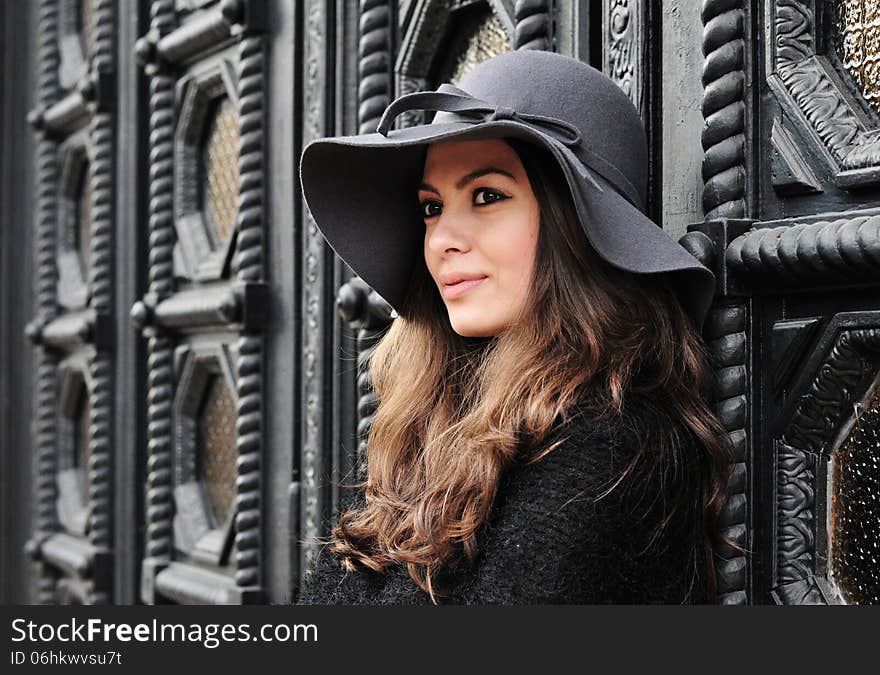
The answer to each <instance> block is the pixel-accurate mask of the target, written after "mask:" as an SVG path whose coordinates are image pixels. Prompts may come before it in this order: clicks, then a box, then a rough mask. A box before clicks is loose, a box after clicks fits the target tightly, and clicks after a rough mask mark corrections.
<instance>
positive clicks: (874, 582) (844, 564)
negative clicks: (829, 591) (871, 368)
mask: <svg viewBox="0 0 880 675" xmlns="http://www.w3.org/2000/svg"><path fill="white" fill-rule="evenodd" d="M832 472H833V473H832V486H831V508H830V514H831V526H830V531H831V572H832V578H833V579H834V581H835V582H836V584H837V587H838V589H839V590H840V592H841V595H842V596H843V598H844V599H845V600H846V601H847V602H850V603H855V604H878V603H880V395H878V393H877V392H875V394H874V395H873V396H872V397H871V400H870V401H869V402H868V404H867V409H866V410H865V411H864V412H863V413H862V414H861V415H860V416H859V418H858V420H857V421H856V423H855V424H854V425H853V428H852V430H851V431H850V434H849V436H848V437H847V438H846V440H845V441H844V442H843V443H842V444H841V445H840V447H839V448H838V449H837V451H836V452H835V453H834V455H833V456H832Z"/></svg>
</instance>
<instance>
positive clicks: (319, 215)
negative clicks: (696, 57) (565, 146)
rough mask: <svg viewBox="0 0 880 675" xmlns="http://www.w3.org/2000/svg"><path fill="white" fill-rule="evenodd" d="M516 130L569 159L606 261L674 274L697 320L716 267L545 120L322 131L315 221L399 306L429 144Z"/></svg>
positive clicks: (414, 252) (313, 185)
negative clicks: (542, 126) (548, 130)
mask: <svg viewBox="0 0 880 675" xmlns="http://www.w3.org/2000/svg"><path fill="white" fill-rule="evenodd" d="M504 137H514V138H520V139H523V140H525V141H530V142H533V143H536V144H538V145H540V146H542V147H544V148H546V149H547V150H548V151H550V152H551V154H552V155H553V157H555V158H556V160H557V162H558V163H559V164H560V166H561V167H562V169H563V173H564V174H565V177H566V181H567V183H568V186H569V188H570V190H571V195H572V199H573V202H574V205H575V208H576V210H577V212H578V216H579V218H580V222H581V226H582V228H583V230H584V233H585V234H586V236H587V239H588V240H589V242H590V244H591V245H592V246H593V248H594V249H595V250H596V252H597V253H598V254H599V255H600V256H601V257H602V258H603V259H604V260H605V261H607V262H608V263H610V264H611V265H613V266H615V267H618V268H620V269H623V270H626V271H629V272H633V273H637V274H665V275H669V276H670V277H671V279H672V281H673V283H674V286H675V288H676V291H677V297H678V298H679V300H680V302H681V303H682V305H683V307H684V309H685V310H686V311H687V313H688V314H689V315H690V316H691V318H692V319H693V321H694V323H695V325H696V327H697V328H698V329H700V328H702V325H703V321H704V319H705V316H706V313H707V311H708V309H709V306H710V304H711V301H712V297H713V295H714V290H715V276H714V275H713V274H712V272H711V271H710V270H709V269H708V268H706V267H705V266H704V265H703V264H702V263H700V262H699V261H698V260H697V259H696V258H694V257H693V256H692V255H691V254H690V253H689V252H688V251H687V250H685V249H684V248H683V247H682V246H681V245H680V244H679V243H678V242H676V241H675V240H673V239H672V238H671V237H670V236H669V235H668V234H667V233H666V232H664V231H663V230H662V228H660V227H659V226H658V225H657V224H656V223H654V222H653V221H652V220H651V219H650V218H648V217H647V216H646V215H645V214H644V213H642V211H641V210H639V209H638V208H637V207H636V206H634V205H633V204H631V203H630V202H629V201H628V200H627V199H626V198H625V197H624V196H623V195H622V194H621V193H619V192H618V191H617V190H616V189H615V188H614V186H613V184H612V183H610V182H609V181H608V180H606V179H605V178H604V177H603V176H602V175H600V174H599V173H598V172H596V171H590V175H592V176H593V177H594V179H595V180H596V182H597V183H598V184H599V185H600V186H601V188H602V190H601V191H599V190H597V189H596V188H595V186H593V185H590V184H589V183H588V182H587V181H586V180H584V179H583V178H582V177H581V176H580V175H579V171H580V172H582V171H584V167H583V166H581V167H573V166H569V162H570V160H569V159H567V158H566V157H565V156H564V155H563V153H562V152H560V151H559V150H558V148H557V147H556V144H555V143H554V142H553V140H552V139H551V138H550V137H549V136H548V135H546V134H544V133H543V132H542V131H541V130H539V129H536V128H534V127H532V126H528V125H526V124H522V123H519V122H516V121H511V120H507V119H503V120H490V121H484V122H478V123H474V122H467V121H461V122H458V121H456V122H443V123H434V124H423V125H419V126H413V127H407V128H403V129H394V130H391V131H389V132H388V135H387V136H384V135H382V134H380V133H371V134H360V135H357V136H335V137H330V138H320V139H316V140H314V141H312V142H311V143H309V144H308V145H307V146H306V148H305V149H304V150H303V153H302V157H301V159H300V181H301V184H302V188H303V194H304V197H305V200H306V204H307V205H308V208H309V210H310V212H311V214H312V217H313V218H314V221H315V224H316V225H317V227H318V229H319V230H320V231H321V233H322V234H323V235H324V237H325V239H326V240H327V242H328V243H329V244H330V246H331V247H332V249H333V250H334V251H335V252H336V254H337V255H338V256H339V257H340V258H342V260H343V261H345V263H346V264H348V266H349V267H351V269H352V270H353V271H354V272H355V273H356V274H358V275H359V276H360V277H361V278H362V279H363V280H364V281H365V282H366V283H367V284H369V285H370V286H371V287H372V288H373V289H374V290H375V291H376V292H377V293H379V295H381V296H382V297H383V298H385V300H387V301H388V303H389V304H390V305H391V306H392V307H394V308H395V309H399V308H400V306H401V305H402V303H403V299H404V297H405V295H406V291H407V288H408V285H409V283H410V278H411V274H412V271H413V265H414V263H415V261H416V256H421V255H422V246H423V235H424V230H423V228H422V221H421V217H420V215H419V212H418V186H419V183H420V182H421V176H422V169H423V166H424V158H425V152H426V150H427V146H428V145H429V144H431V143H436V142H439V141H444V140H479V139H487V138H504Z"/></svg>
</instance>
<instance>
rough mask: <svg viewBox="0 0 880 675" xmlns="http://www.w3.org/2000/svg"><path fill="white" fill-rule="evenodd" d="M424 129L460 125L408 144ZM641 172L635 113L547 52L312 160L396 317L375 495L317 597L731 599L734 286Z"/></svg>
mask: <svg viewBox="0 0 880 675" xmlns="http://www.w3.org/2000/svg"><path fill="white" fill-rule="evenodd" d="M411 109H425V110H438V111H440V112H438V113H437V114H436V115H435V117H434V120H433V122H432V123H431V124H426V125H420V126H417V127H410V128H406V129H401V130H396V131H391V130H390V127H391V124H392V123H393V121H394V118H395V117H396V116H397V115H399V114H400V113H401V112H404V111H407V110H411ZM646 175H647V152H646V143H645V136H644V130H643V128H642V125H641V121H640V120H639V117H638V114H637V112H636V111H635V109H634V108H633V106H632V104H631V103H630V102H629V99H628V98H627V97H626V96H625V95H624V94H623V93H622V92H621V91H620V89H619V88H618V87H617V86H616V85H615V84H614V83H613V82H612V81H610V80H609V79H608V78H606V77H605V76H604V75H602V74H601V73H599V72H598V71H596V70H595V69H593V68H591V67H590V66H588V65H587V64H584V63H581V62H579V61H577V60H575V59H571V58H568V57H564V56H560V55H557V54H552V53H547V52H531V51H529V52H513V53H509V54H503V55H501V56H497V57H494V58H492V59H489V60H488V61H485V62H483V63H482V64H480V65H479V66H478V67H477V68H476V69H474V70H473V71H472V72H471V73H470V74H469V75H468V76H466V77H465V78H464V79H463V80H462V81H461V83H460V84H459V86H458V87H452V86H450V85H442V86H441V87H440V88H439V89H438V90H437V91H436V92H423V93H418V94H410V95H407V96H403V97H401V98H399V99H397V100H396V101H394V102H393V103H392V104H391V105H390V106H389V107H388V109H387V110H386V111H385V115H384V116H383V119H382V121H381V122H380V124H379V128H378V131H377V133H376V134H367V135H363V136H356V137H338V138H331V139H320V140H319V141H315V142H313V143H312V144H310V145H309V146H308V147H307V148H306V149H305V151H304V153H303V158H302V163H301V179H302V183H303V189H304V194H305V196H306V200H307V202H308V205H309V207H310V210H311V212H312V215H313V216H314V218H315V221H316V223H317V225H318V227H319V228H320V229H321V231H322V233H323V234H324V236H325V237H326V238H327V240H328V242H329V243H330V244H331V246H333V248H334V249H335V250H336V251H337V253H339V255H340V256H341V257H342V258H343V259H344V260H345V261H346V262H347V263H348V264H349V265H350V266H351V267H352V268H353V269H354V270H355V271H356V272H357V273H358V274H360V276H361V277H362V278H364V279H365V281H367V282H368V283H369V284H370V285H371V286H372V287H373V288H374V289H376V290H377V292H379V293H380V294H381V295H382V296H383V297H385V298H386V299H387V300H388V301H389V302H390V303H391V304H392V306H394V307H395V308H396V309H397V312H398V314H399V316H398V318H396V319H395V320H394V322H393V323H392V325H391V327H390V329H389V330H388V332H387V333H386V334H385V335H384V336H383V338H382V340H381V342H380V343H379V345H378V346H377V348H376V350H375V352H374V354H373V356H372V357H371V360H370V364H369V367H370V370H371V374H372V379H373V384H374V387H375V389H376V393H377V395H378V398H379V401H380V403H379V407H378V410H377V412H376V416H375V421H374V424H373V427H372V429H371V432H370V437H369V441H368V446H367V480H366V481H365V482H364V483H362V484H361V485H359V486H357V487H358V489H356V490H355V491H354V492H353V493H352V495H351V496H350V498H348V499H347V500H346V502H345V504H344V506H345V508H344V509H343V513H342V515H341V517H340V519H339V522H338V523H336V524H335V527H333V529H332V538H331V539H330V540H329V541H328V542H327V545H326V546H324V547H322V549H321V552H320V555H319V556H318V560H317V563H316V565H315V567H314V569H313V570H311V574H310V576H309V577H308V581H307V583H306V585H305V587H304V589H303V591H302V593H301V595H300V602H301V603H304V604H325V603H341V604H426V603H435V604H443V603H447V604H459V603H461V604H486V603H504V604H508V603H554V604H555V603H603V602H629V603H647V602H664V603H693V602H708V601H712V600H713V599H714V597H713V596H714V574H713V559H712V553H711V546H712V543H713V541H714V540H716V539H717V538H718V535H717V530H716V519H717V515H718V512H719V510H720V508H721V504H722V502H723V495H724V488H725V484H726V479H727V475H726V472H727V466H728V461H729V454H728V453H729V448H728V447H727V445H726V444H725V438H726V437H725V434H724V430H723V428H722V427H721V425H720V424H719V423H718V421H717V420H716V419H715V418H714V417H713V416H712V414H711V412H710V410H709V409H708V407H707V405H706V401H707V400H708V398H709V396H710V381H711V371H710V368H709V366H708V362H707V356H706V352H705V348H704V346H703V344H702V342H701V341H700V337H699V329H700V327H701V325H702V322H703V319H704V317H705V313H706V311H707V308H708V304H709V302H710V301H711V297H712V293H713V289H714V278H713V276H712V274H711V272H709V270H707V269H706V268H705V267H703V266H702V265H701V264H700V263H699V262H698V261H697V260H696V259H694V258H693V257H692V256H690V254H688V253H687V252H686V251H685V250H684V249H683V248H682V247H681V246H680V245H679V244H677V243H676V242H674V241H673V240H672V239H671V238H669V237H668V235H666V234H665V233H663V231H662V230H661V229H660V228H658V227H657V226H656V225H655V224H653V223H652V222H651V221H650V220H649V219H648V218H647V217H646V216H645V215H644V214H643V209H644V198H645V191H646Z"/></svg>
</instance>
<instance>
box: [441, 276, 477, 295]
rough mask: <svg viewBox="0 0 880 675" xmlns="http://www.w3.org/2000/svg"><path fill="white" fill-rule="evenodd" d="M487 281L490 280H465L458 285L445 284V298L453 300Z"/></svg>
mask: <svg viewBox="0 0 880 675" xmlns="http://www.w3.org/2000/svg"><path fill="white" fill-rule="evenodd" d="M486 279H488V277H482V278H480V279H465V280H464V281H459V282H458V283H457V284H443V297H444V298H446V299H447V300H453V299H454V298H457V297H458V296H460V295H461V294H462V293H467V292H468V291H469V290H471V289H472V288H473V287H474V286H479V285H480V284H481V283H483V282H484V281H485V280H486Z"/></svg>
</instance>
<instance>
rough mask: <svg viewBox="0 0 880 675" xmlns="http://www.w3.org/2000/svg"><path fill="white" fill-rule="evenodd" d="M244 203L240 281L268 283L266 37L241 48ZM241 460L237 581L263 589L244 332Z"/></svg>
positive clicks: (256, 355)
mask: <svg viewBox="0 0 880 675" xmlns="http://www.w3.org/2000/svg"><path fill="white" fill-rule="evenodd" d="M238 54H239V64H238V69H239V72H238V82H239V98H238V124H239V156H238V173H239V202H238V215H237V218H238V244H237V250H236V259H235V264H236V268H237V275H238V280H239V281H241V282H243V283H258V282H261V281H262V280H263V275H264V271H263V181H264V175H263V171H264V168H263V167H264V157H263V133H264V129H263V89H264V83H263V77H264V76H263V68H264V56H263V38H262V37H259V36H253V35H248V36H245V37H243V38H242V40H241V42H240V43H239V46H238ZM236 371H237V375H238V377H237V381H236V388H237V394H238V403H237V407H238V410H237V413H238V420H237V423H236V430H237V450H238V459H237V461H236V465H235V466H236V470H237V473H238V478H237V480H236V498H235V511H236V515H235V565H236V572H235V582H236V584H237V585H238V586H239V587H240V588H249V589H257V588H258V587H260V585H261V581H262V570H261V548H260V542H261V533H260V529H261V526H262V525H261V480H260V471H261V464H262V451H263V338H262V336H261V335H259V334H251V333H248V332H245V333H242V335H241V336H240V337H239V339H238V356H237V360H236Z"/></svg>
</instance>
